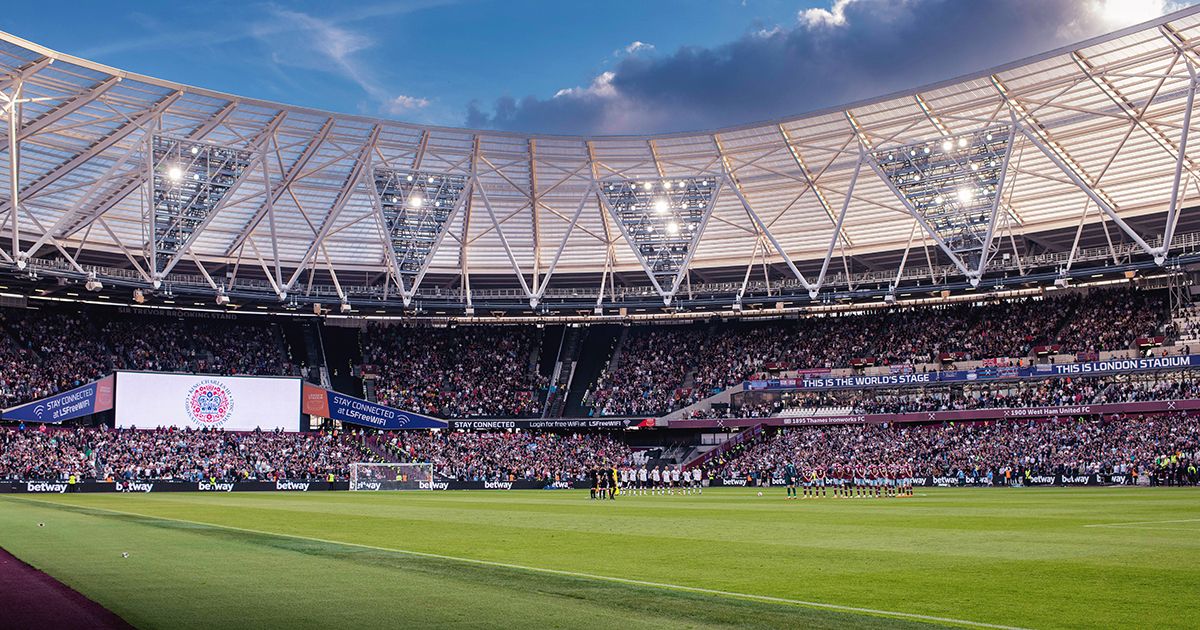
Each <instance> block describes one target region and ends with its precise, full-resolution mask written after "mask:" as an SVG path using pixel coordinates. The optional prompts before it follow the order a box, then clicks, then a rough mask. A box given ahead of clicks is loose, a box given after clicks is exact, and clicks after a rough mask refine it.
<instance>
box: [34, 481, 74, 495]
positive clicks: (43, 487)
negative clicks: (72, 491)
mask: <svg viewBox="0 0 1200 630" xmlns="http://www.w3.org/2000/svg"><path fill="white" fill-rule="evenodd" d="M66 491H67V484H65V483H47V482H45V481H29V482H26V483H25V492H57V493H59V494H62V493H64V492H66Z"/></svg>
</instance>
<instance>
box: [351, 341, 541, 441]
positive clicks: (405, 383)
mask: <svg viewBox="0 0 1200 630" xmlns="http://www.w3.org/2000/svg"><path fill="white" fill-rule="evenodd" d="M538 333H540V330H538V329H535V328H532V327H492V328H489V327H480V326H470V327H462V328H453V329H451V328H425V327H421V328H410V327H404V326H384V325H373V326H371V327H370V328H368V329H367V330H366V331H365V332H364V334H363V358H364V360H365V362H366V365H365V366H364V368H363V371H364V373H367V374H372V375H375V376H377V379H376V390H375V391H376V396H377V397H378V399H379V401H380V402H382V403H384V404H388V405H392V406H395V407H399V408H402V409H410V410H412V411H418V412H420V413H427V414H433V415H437V416H442V417H461V418H471V417H486V416H509V417H530V416H537V415H539V414H540V413H541V406H540V401H541V398H542V395H543V393H542V390H544V389H545V387H546V379H545V378H544V377H543V376H541V375H540V374H538V372H537V360H536V359H537V353H538V351H539V349H540V345H541V340H540V335H539V334H538Z"/></svg>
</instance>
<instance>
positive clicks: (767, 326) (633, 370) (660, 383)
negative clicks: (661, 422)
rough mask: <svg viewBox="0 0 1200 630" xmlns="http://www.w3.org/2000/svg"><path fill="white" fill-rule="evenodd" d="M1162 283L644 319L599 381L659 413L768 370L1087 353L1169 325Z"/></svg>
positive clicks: (629, 404)
mask: <svg viewBox="0 0 1200 630" xmlns="http://www.w3.org/2000/svg"><path fill="white" fill-rule="evenodd" d="M1168 313H1169V309H1168V307H1167V298H1166V295H1165V294H1164V293H1162V292H1147V291H1136V290H1131V289H1110V290H1099V291H1092V292H1091V293H1090V294H1088V295H1084V294H1081V293H1071V294H1067V295H1064V296H1061V297H1055V298H1049V299H1036V300H1035V299H1022V300H1015V301H1009V302H1001V303H995V304H986V305H975V304H962V305H955V306H949V307H943V306H931V307H921V308H910V309H894V310H888V311H885V312H883V313H878V314H856V315H849V316H844V317H813V318H805V319H800V320H796V321H775V322H765V323H739V322H733V323H725V324H693V325H689V326H678V327H663V326H659V327H653V326H645V327H640V328H637V329H636V330H635V331H634V332H633V333H631V335H630V339H629V341H627V350H626V351H625V352H623V353H622V360H621V362H620V364H619V365H618V366H617V369H616V370H608V371H605V373H603V374H602V375H601V376H600V378H599V379H598V380H597V383H596V385H595V387H594V388H593V389H592V391H591V393H590V402H591V403H592V405H593V407H594V408H595V409H596V412H597V413H598V414H599V415H617V416H619V415H657V414H661V413H666V412H668V411H671V410H673V409H678V408H681V407H685V406H687V405H689V404H691V403H694V402H696V401H697V400H700V399H702V398H705V397H707V396H709V395H711V394H713V393H715V392H717V391H720V390H722V389H724V388H726V387H729V386H731V385H734V384H736V383H740V382H742V381H743V380H745V379H747V378H750V377H751V376H753V375H754V374H756V373H759V372H762V371H763V370H765V369H766V367H767V365H768V364H774V365H776V366H786V367H787V368H789V369H807V368H843V367H849V366H850V365H851V363H852V361H854V360H856V359H867V358H869V359H870V360H871V361H872V362H874V363H877V364H880V365H914V366H917V365H922V364H932V363H934V362H935V361H936V360H937V359H938V358H939V357H940V356H941V355H942V354H943V353H945V354H950V355H953V356H955V357H957V358H958V360H968V361H969V360H978V359H986V358H1014V359H1021V358H1025V359H1028V358H1029V357H1030V354H1031V353H1032V352H1033V351H1034V349H1035V348H1036V347H1037V346H1053V345H1057V346H1059V347H1060V352H1064V353H1071V354H1075V353H1081V352H1098V351H1100V350H1126V349H1129V348H1130V345H1131V344H1132V343H1133V342H1134V341H1135V340H1136V339H1137V338H1138V337H1141V336H1152V335H1157V334H1162V333H1163V332H1164V331H1166V330H1167V329H1168V328H1169V326H1168V324H1169V317H1168Z"/></svg>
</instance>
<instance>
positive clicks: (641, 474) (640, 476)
mask: <svg viewBox="0 0 1200 630" xmlns="http://www.w3.org/2000/svg"><path fill="white" fill-rule="evenodd" d="M637 476H638V481H641V482H645V481H646V469H645V468H639V469H638V471H637Z"/></svg>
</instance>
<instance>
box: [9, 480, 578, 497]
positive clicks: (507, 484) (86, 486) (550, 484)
mask: <svg viewBox="0 0 1200 630" xmlns="http://www.w3.org/2000/svg"><path fill="white" fill-rule="evenodd" d="M421 483H422V484H423V485H422V488H421V489H422V490H567V489H571V488H587V487H588V483H587V482H586V481H574V482H572V481H538V480H528V479H521V480H517V481H425V482H421ZM425 484H428V487H425ZM364 485H368V484H362V483H360V484H359V486H360V488H359V489H360V490H370V488H369V487H363V486H364ZM349 489H350V482H348V481H335V482H332V483H330V482H327V481H200V482H189V481H127V482H126V481H122V482H103V481H83V482H80V483H76V484H69V483H67V482H65V481H0V494H14V493H15V494H66V493H69V492H81V493H93V492H320V491H327V490H349Z"/></svg>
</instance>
